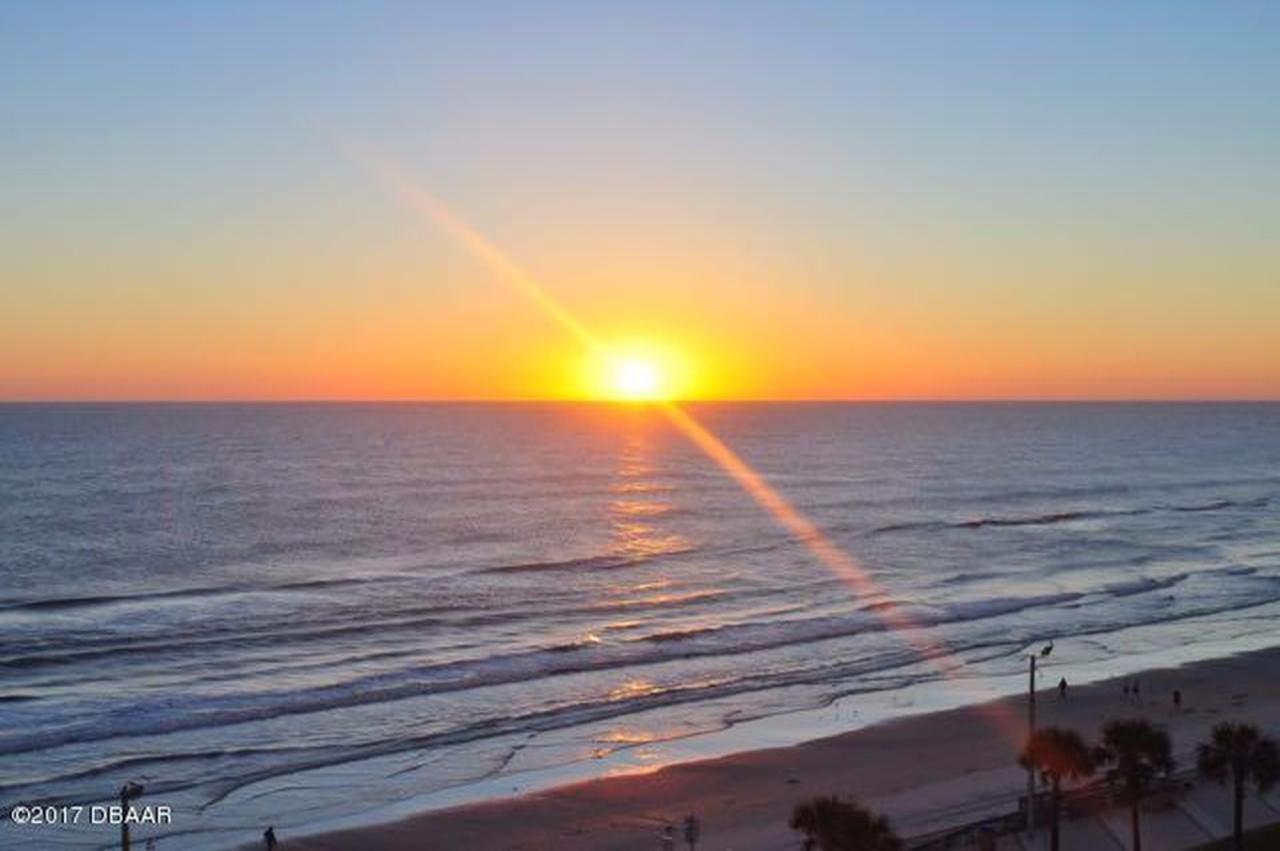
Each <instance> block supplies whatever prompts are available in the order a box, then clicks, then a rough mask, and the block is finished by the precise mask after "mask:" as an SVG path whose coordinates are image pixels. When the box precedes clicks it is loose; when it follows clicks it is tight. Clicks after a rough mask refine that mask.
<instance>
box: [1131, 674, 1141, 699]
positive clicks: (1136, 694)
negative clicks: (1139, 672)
mask: <svg viewBox="0 0 1280 851" xmlns="http://www.w3.org/2000/svg"><path fill="white" fill-rule="evenodd" d="M1133 702H1134V703H1136V704H1138V705H1139V706H1141V705H1142V691H1141V683H1140V682H1139V681H1138V678H1137V677H1134V678H1133Z"/></svg>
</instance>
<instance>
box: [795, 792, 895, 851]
mask: <svg viewBox="0 0 1280 851" xmlns="http://www.w3.org/2000/svg"><path fill="white" fill-rule="evenodd" d="M790 824H791V829H792V830H796V831H799V832H800V833H802V834H804V843H803V847H804V848H805V849H806V851H902V849H903V848H904V847H905V846H904V845H903V843H902V840H901V839H899V838H898V835H897V834H896V833H894V832H893V828H892V826H890V824H889V820H888V819H886V818H885V817H884V816H882V815H877V814H876V813H873V812H871V811H870V810H868V809H866V808H865V807H863V806H861V805H859V804H856V803H854V802H852V801H842V800H840V799H839V798H836V797H832V796H827V795H823V796H820V797H817V798H813V799H811V800H808V801H803V802H801V803H799V804H796V808H795V809H794V810H793V811H792V813H791V822H790Z"/></svg>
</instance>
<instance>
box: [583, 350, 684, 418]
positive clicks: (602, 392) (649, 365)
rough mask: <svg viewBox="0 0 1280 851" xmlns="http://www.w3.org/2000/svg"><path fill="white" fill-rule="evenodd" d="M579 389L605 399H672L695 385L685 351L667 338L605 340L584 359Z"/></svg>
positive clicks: (631, 400) (680, 396)
mask: <svg viewBox="0 0 1280 851" xmlns="http://www.w3.org/2000/svg"><path fill="white" fill-rule="evenodd" d="M579 375H580V379H579V380H580V383H579V384H578V387H579V392H580V393H581V396H582V397H585V398H587V399H596V400H599V401H603V402H635V403H641V402H670V401H673V400H675V399H687V398H689V397H690V394H691V393H692V389H693V387H694V381H693V378H694V376H693V373H692V371H691V369H690V365H689V359H688V358H687V357H686V355H685V352H684V351H683V350H682V349H681V348H678V347H677V346H674V345H672V344H671V343H668V342H666V341H657V340H638V339H629V340H620V341H613V342H610V343H606V344H604V345H602V346H601V347H599V348H598V349H596V350H595V351H593V352H591V353H590V354H589V356H588V357H586V358H584V359H583V360H582V361H581V372H580V373H579Z"/></svg>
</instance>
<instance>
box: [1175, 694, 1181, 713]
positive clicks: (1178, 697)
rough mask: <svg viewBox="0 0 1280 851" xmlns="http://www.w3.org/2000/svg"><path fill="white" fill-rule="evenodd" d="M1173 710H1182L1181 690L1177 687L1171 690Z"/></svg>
mask: <svg viewBox="0 0 1280 851" xmlns="http://www.w3.org/2000/svg"><path fill="white" fill-rule="evenodd" d="M1173 711H1174V712H1181V711H1182V691H1181V690H1179V689H1174V690H1173Z"/></svg>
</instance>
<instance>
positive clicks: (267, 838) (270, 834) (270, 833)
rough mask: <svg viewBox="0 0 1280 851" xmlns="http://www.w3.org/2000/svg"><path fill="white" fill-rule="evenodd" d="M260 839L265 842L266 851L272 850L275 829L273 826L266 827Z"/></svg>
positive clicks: (274, 843)
mask: <svg viewBox="0 0 1280 851" xmlns="http://www.w3.org/2000/svg"><path fill="white" fill-rule="evenodd" d="M262 841H263V842H264V843H266V846H267V851H274V849H275V847H276V829H275V828H274V827H268V828H267V829H266V830H264V831H262Z"/></svg>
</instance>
